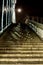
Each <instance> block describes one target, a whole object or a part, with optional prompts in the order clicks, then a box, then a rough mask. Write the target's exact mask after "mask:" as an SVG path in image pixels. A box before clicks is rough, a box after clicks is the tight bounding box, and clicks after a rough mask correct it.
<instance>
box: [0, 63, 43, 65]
mask: <svg viewBox="0 0 43 65" xmlns="http://www.w3.org/2000/svg"><path fill="white" fill-rule="evenodd" d="M0 65H43V64H20V63H19V64H0Z"/></svg>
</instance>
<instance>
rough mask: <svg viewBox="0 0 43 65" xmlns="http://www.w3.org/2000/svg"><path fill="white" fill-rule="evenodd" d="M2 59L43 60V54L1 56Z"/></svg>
mask: <svg viewBox="0 0 43 65" xmlns="http://www.w3.org/2000/svg"><path fill="white" fill-rule="evenodd" d="M0 58H22V59H23V58H24V59H26V58H38V59H41V58H42V59H43V54H0Z"/></svg>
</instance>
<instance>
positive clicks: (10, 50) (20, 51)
mask: <svg viewBox="0 0 43 65" xmlns="http://www.w3.org/2000/svg"><path fill="white" fill-rule="evenodd" d="M1 64H2V65H3V64H4V65H9V64H10V65H43V41H42V40H41V39H40V38H39V37H38V36H37V35H36V34H35V32H33V31H32V30H31V29H30V28H29V27H28V28H26V29H25V30H24V29H22V28H21V27H20V25H17V26H16V27H13V28H11V29H10V30H8V31H7V32H5V33H4V34H3V36H1V37H0V65H1Z"/></svg>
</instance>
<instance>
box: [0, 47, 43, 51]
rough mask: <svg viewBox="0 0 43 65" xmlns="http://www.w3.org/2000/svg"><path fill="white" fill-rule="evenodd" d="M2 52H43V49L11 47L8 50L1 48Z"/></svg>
mask: <svg viewBox="0 0 43 65" xmlns="http://www.w3.org/2000/svg"><path fill="white" fill-rule="evenodd" d="M1 50H10V51H12V50H15V51H18V50H21V51H31V50H32V51H39V50H40V51H43V48H14V47H13V48H11V47H10V48H9V47H6V48H0V51H1Z"/></svg>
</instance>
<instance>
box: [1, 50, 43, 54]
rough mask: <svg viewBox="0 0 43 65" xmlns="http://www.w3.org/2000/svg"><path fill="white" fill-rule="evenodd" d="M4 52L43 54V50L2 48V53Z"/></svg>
mask: <svg viewBox="0 0 43 65" xmlns="http://www.w3.org/2000/svg"><path fill="white" fill-rule="evenodd" d="M2 53H6V54H43V50H42V51H40V50H36V51H34V50H30V51H27V50H24V51H23V50H22V51H21V50H17V51H16V50H0V54H2Z"/></svg>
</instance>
